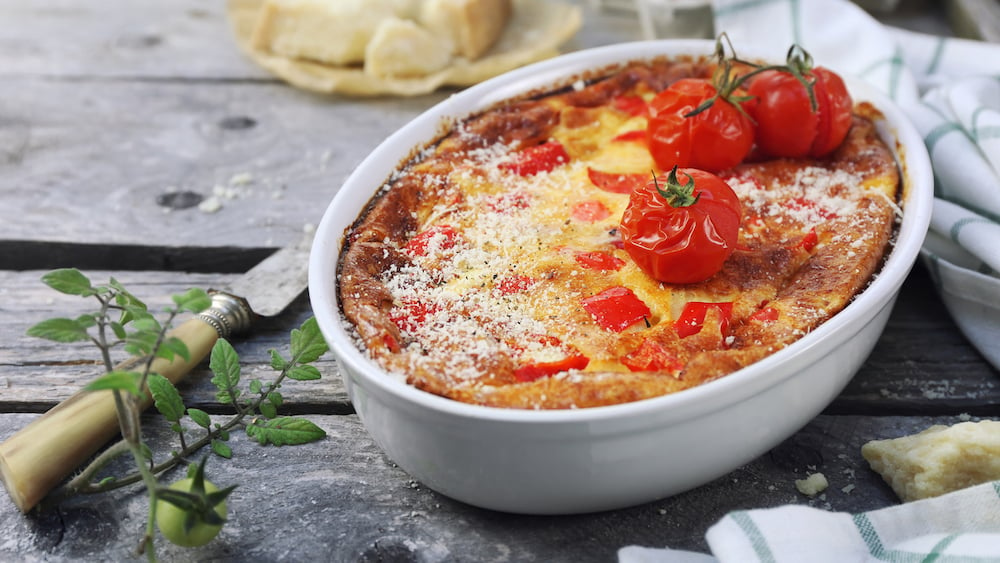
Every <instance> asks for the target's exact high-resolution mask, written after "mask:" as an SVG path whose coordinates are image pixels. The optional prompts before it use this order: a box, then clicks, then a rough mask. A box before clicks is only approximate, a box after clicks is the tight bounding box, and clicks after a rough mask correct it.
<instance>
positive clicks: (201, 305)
mask: <svg viewBox="0 0 1000 563" xmlns="http://www.w3.org/2000/svg"><path fill="white" fill-rule="evenodd" d="M171 297H172V299H173V300H174V303H175V304H176V305H177V310H178V311H190V312H192V313H200V312H202V311H204V310H205V309H208V308H209V307H211V306H212V298H211V297H209V296H208V293H206V292H205V290H204V289H198V288H191V289H189V290H187V291H185V292H184V293H178V294H175V295H173V296H171Z"/></svg>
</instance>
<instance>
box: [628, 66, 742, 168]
mask: <svg viewBox="0 0 1000 563" xmlns="http://www.w3.org/2000/svg"><path fill="white" fill-rule="evenodd" d="M717 96H718V97H717ZM713 99H714V101H712V103H711V105H710V106H708V107H707V108H706V109H703V110H702V111H699V112H698V113H694V114H693V115H692V113H693V112H695V111H696V110H697V109H699V108H700V107H701V106H702V105H703V104H706V103H708V102H709V101H710V100H713ZM730 99H736V98H734V97H733V96H732V95H730V94H726V95H723V94H720V91H719V90H718V89H717V88H716V86H715V85H714V84H713V83H712V82H711V81H710V80H706V79H701V78H685V79H682V80H678V81H677V82H674V83H673V84H672V85H670V86H669V87H668V88H667V89H666V90H663V91H662V92H660V93H659V94H657V95H656V97H655V98H653V100H652V102H650V104H649V120H648V125H647V127H646V136H647V141H648V143H649V152H650V154H651V155H652V157H653V160H655V161H656V164H657V166H659V167H660V168H661V169H663V170H669V169H671V168H673V167H674V166H680V167H682V168H687V167H690V168H700V169H702V170H708V171H710V172H717V171H720V170H725V169H726V168H731V167H733V166H736V165H737V164H739V163H740V162H742V161H743V159H744V158H746V156H747V155H748V154H750V149H751V148H753V139H754V137H753V135H754V129H753V122H751V121H750V118H749V117H748V116H747V114H746V113H745V112H744V111H743V110H741V109H740V108H739V107H737V106H736V105H735V104H734V103H733V102H731V101H729V100H730Z"/></svg>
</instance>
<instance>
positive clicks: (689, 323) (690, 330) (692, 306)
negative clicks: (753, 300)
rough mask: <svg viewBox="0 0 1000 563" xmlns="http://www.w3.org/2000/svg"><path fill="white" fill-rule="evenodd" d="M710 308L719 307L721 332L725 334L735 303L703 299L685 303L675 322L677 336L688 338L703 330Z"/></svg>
mask: <svg viewBox="0 0 1000 563" xmlns="http://www.w3.org/2000/svg"><path fill="white" fill-rule="evenodd" d="M710 308H715V309H718V311H719V313H721V315H722V320H721V321H720V322H719V332H720V333H721V334H722V335H723V336H725V335H726V333H727V332H728V331H729V319H730V318H731V317H732V315H733V304H732V303H731V302H729V303H705V302H702V301H689V302H687V303H685V304H684V310H683V311H681V316H680V317H679V318H678V319H677V320H676V321H675V322H674V328H675V329H676V330H677V336H680V337H681V338H687V337H688V336H691V335H692V334H698V333H699V332H701V329H702V327H703V326H704V325H705V314H706V313H707V312H708V310H709V309H710Z"/></svg>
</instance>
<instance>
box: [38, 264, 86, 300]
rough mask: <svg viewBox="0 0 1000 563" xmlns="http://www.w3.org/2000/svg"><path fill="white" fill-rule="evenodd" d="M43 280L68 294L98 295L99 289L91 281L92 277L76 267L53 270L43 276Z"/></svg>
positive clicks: (53, 287)
mask: <svg viewBox="0 0 1000 563" xmlns="http://www.w3.org/2000/svg"><path fill="white" fill-rule="evenodd" d="M42 282H44V283H45V285H47V286H49V287H51V288H52V289H54V290H56V291H58V292H60V293H65V294H67V295H80V296H83V297H90V296H91V295H97V289H95V288H94V286H93V285H92V284H91V283H90V278H88V277H87V276H85V275H83V273H82V272H80V270H77V269H76V268H62V269H59V270H53V271H51V272H49V273H47V274H45V275H44V276H42Z"/></svg>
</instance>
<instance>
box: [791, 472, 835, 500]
mask: <svg viewBox="0 0 1000 563" xmlns="http://www.w3.org/2000/svg"><path fill="white" fill-rule="evenodd" d="M829 486H830V483H829V481H827V480H826V475H823V474H822V473H813V474H812V475H809V476H808V477H806V478H805V479H796V480H795V488H796V489H798V490H799V492H800V493H802V494H804V495H806V496H810V497H814V496H816V495H818V494H820V493H822V492H823V491H825V490H826V488H827V487H829Z"/></svg>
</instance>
